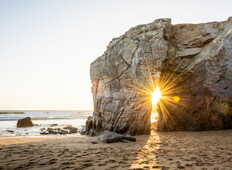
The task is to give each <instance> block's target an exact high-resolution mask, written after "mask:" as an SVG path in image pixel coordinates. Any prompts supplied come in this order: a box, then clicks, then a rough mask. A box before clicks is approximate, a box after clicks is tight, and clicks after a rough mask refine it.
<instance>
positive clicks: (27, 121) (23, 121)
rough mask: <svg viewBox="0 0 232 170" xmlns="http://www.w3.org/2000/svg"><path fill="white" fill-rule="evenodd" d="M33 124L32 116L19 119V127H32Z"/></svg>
mask: <svg viewBox="0 0 232 170" xmlns="http://www.w3.org/2000/svg"><path fill="white" fill-rule="evenodd" d="M32 126H33V123H32V121H31V118H30V117H25V118H23V119H19V120H18V122H17V128H23V127H32Z"/></svg>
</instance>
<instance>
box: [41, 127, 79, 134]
mask: <svg viewBox="0 0 232 170" xmlns="http://www.w3.org/2000/svg"><path fill="white" fill-rule="evenodd" d="M40 130H41V132H40V134H41V135H67V134H73V133H77V132H78V129H77V128H75V127H73V126H71V125H69V126H65V127H54V126H51V127H49V128H42V129H40Z"/></svg>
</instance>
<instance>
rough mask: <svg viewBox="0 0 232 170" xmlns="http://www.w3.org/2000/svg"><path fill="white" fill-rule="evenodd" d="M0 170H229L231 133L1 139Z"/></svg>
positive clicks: (231, 153) (230, 162)
mask: <svg viewBox="0 0 232 170" xmlns="http://www.w3.org/2000/svg"><path fill="white" fill-rule="evenodd" d="M7 141H8V142H7ZM0 169H4V170H5V169H9V170H10V169H23V170H24V169H29V170H47V169H54V170H55V169H76V170H79V169H86V170H90V169H92V170H98V169H99V170H112V169H116V170H123V169H137V170H139V169H156V170H158V169H162V170H165V169H170V170H174V169H189V170H190V169H191V170H192V169H193V170H195V169H196V170H197V169H201V170H204V169H212V170H213V169H214V170H222V169H223V170H224V169H225V170H227V169H228V170H231V169H232V130H227V131H207V132H159V133H158V132H152V135H150V136H138V137H137V142H135V143H133V142H128V143H114V144H104V143H101V142H98V141H97V139H96V138H95V137H85V136H75V137H48V138H44V137H42V138H38V137H37V138H25V137H17V138H12V137H9V138H6V137H5V138H3V137H1V138H0Z"/></svg>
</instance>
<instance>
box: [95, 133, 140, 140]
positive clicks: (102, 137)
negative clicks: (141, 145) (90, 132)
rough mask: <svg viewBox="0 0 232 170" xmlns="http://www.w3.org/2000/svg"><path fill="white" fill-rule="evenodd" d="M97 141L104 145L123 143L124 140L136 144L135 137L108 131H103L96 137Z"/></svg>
mask: <svg viewBox="0 0 232 170" xmlns="http://www.w3.org/2000/svg"><path fill="white" fill-rule="evenodd" d="M98 140H99V141H101V142H104V143H115V142H124V141H125V140H126V141H131V142H136V138H135V137H132V136H129V135H122V134H118V133H115V132H110V131H104V132H103V133H102V134H101V135H99V136H98Z"/></svg>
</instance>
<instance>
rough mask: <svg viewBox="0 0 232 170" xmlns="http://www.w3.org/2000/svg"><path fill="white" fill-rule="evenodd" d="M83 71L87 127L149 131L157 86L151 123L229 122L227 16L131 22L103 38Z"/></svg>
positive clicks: (231, 36)
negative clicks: (90, 107) (89, 99)
mask: <svg viewBox="0 0 232 170" xmlns="http://www.w3.org/2000/svg"><path fill="white" fill-rule="evenodd" d="M90 75H91V81H92V94H93V101H94V113H93V119H92V126H91V129H92V130H95V131H103V130H109V131H114V132H117V133H127V134H130V135H139V134H149V133H150V125H151V123H150V117H151V112H152V103H151V93H152V91H153V90H154V88H155V87H157V86H158V87H159V88H160V90H161V91H162V96H163V97H162V98H161V100H160V101H159V103H158V108H157V112H158V115H159V118H158V122H157V129H158V130H160V131H170V130H211V129H228V128H232V18H229V19H228V20H227V21H223V22H210V23H203V24H177V25H173V24H172V23H171V19H157V20H155V21H154V22H152V23H149V24H145V25H138V26H136V27H133V28H131V29H130V30H129V31H127V32H126V33H125V34H124V35H122V36H120V37H118V38H115V39H113V40H112V41H111V42H110V43H109V45H108V47H107V50H106V51H105V52H104V54H103V55H102V56H100V57H98V58H97V59H96V60H95V61H94V62H93V63H92V64H91V68H90ZM177 99H178V100H177Z"/></svg>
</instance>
